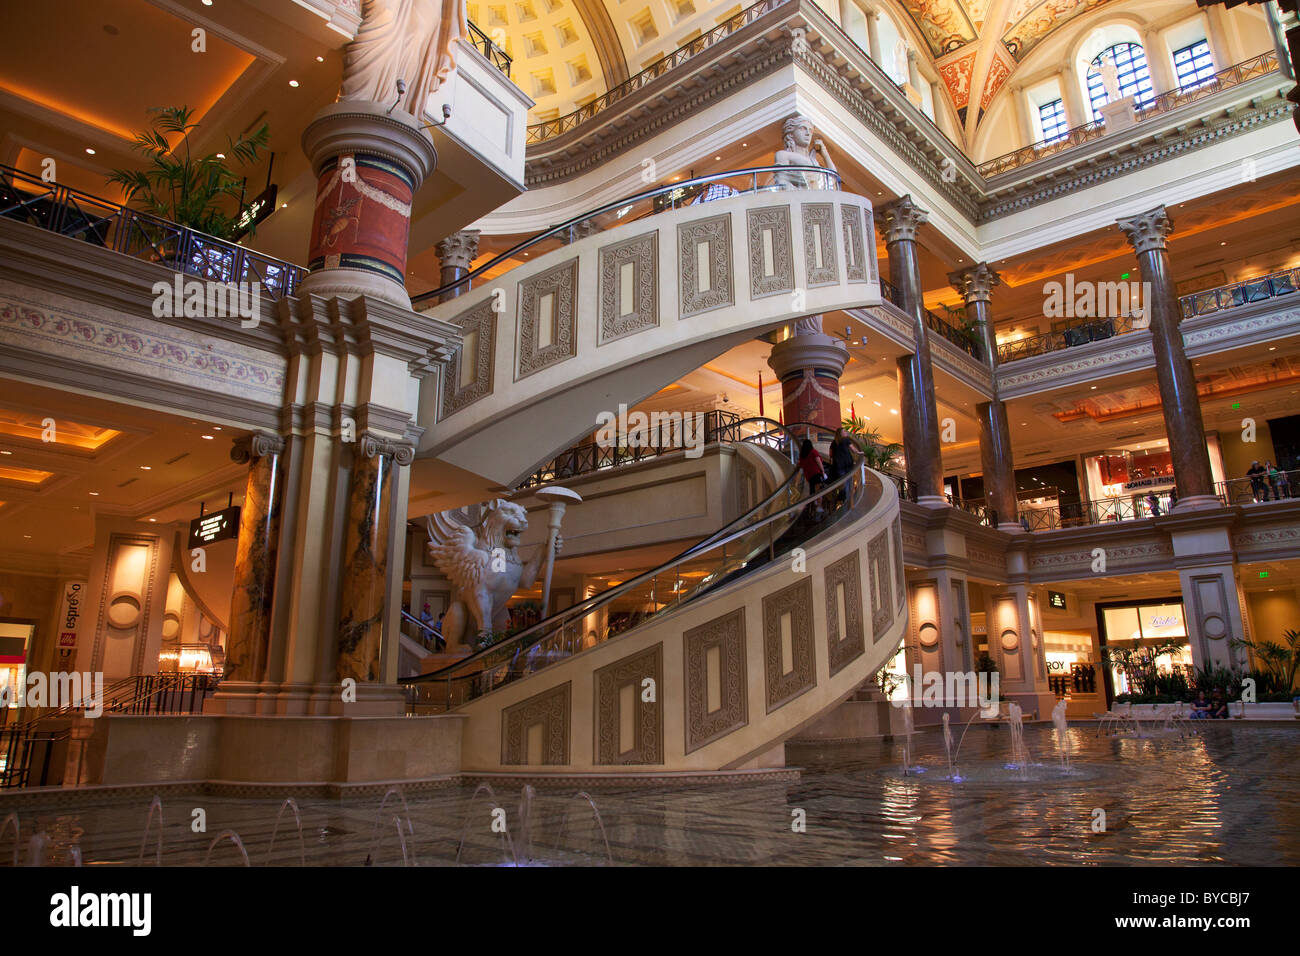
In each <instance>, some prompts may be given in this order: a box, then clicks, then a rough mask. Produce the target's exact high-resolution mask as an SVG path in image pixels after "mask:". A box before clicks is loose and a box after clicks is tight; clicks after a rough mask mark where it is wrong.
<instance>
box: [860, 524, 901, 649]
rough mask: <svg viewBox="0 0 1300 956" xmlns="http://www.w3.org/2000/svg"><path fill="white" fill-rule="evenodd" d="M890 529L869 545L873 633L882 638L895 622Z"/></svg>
mask: <svg viewBox="0 0 1300 956" xmlns="http://www.w3.org/2000/svg"><path fill="white" fill-rule="evenodd" d="M891 550H892V548H891V542H890V531H889V529H888V528H886V529H885V530H884V531H882V532H880V534H878V535H876V536H875V537H874V538H872V539H871V543H870V544H868V545H867V575H868V578H869V580H870V588H869V590H870V591H871V635H872V640H873V641H878V640H880V638H881V637H883V636H884V633H885V631H887V630H888V629H889V626H890V625H891V624H893V623H894V601H895V597H894V588H893V586H892V585H891V584H890V581H889V579H890V565H891V564H892V563H893V558H891V557H890V554H889V552H890V551H891Z"/></svg>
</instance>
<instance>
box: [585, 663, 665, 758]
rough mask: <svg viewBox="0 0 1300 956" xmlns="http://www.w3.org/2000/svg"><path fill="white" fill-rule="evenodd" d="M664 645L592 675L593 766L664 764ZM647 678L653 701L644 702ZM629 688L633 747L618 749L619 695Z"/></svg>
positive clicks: (608, 665)
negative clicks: (594, 763) (594, 743)
mask: <svg viewBox="0 0 1300 956" xmlns="http://www.w3.org/2000/svg"><path fill="white" fill-rule="evenodd" d="M663 673H664V646H663V644H662V643H659V644H656V645H654V646H653V647H650V648H647V649H646V650H644V651H639V652H638V653H636V654H631V655H629V656H627V657H625V658H623V659H622V660H618V661H615V662H614V663H613V664H607V665H606V666H605V667H602V668H600V669H599V670H597V671H596V674H595V700H596V714H595V722H594V723H595V732H596V751H595V754H596V763H598V764H603V765H630V764H661V763H663V762H664V709H663V699H662V691H660V690H658V688H662V687H663V685H664V680H663ZM647 678H649V679H650V680H652V681H654V685H653V686H654V687H655V688H656V689H657V690H656V693H655V695H654V700H652V701H647V700H645V699H643V695H642V691H643V687H642V682H643V681H644V680H646V679H647ZM629 685H630V686H631V688H632V700H633V704H632V710H633V728H632V746H631V748H629V749H628V750H625V751H620V750H619V740H620V737H621V730H622V726H621V724H620V713H621V707H620V701H619V697H620V694H621V693H622V692H623V690H624V688H626V687H628V686H629Z"/></svg>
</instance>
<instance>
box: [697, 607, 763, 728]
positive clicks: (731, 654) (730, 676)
mask: <svg viewBox="0 0 1300 956" xmlns="http://www.w3.org/2000/svg"><path fill="white" fill-rule="evenodd" d="M682 644H683V651H684V662H685V673H684V679H685V683H686V694H685V697H686V753H691V752H692V751H695V750H699V749H700V748H701V747H703V746H704V745H706V744H708V743H711V742H712V741H714V740H717V739H718V738H720V737H725V736H726V735H727V734H729V733H731V732H732V731H734V730H738V729H739V728H741V727H744V726H745V725H746V724H747V723H749V700H748V695H747V688H746V684H745V680H746V676H747V674H748V671H747V670H746V667H745V609H744V608H743V607H741V608H737V609H736V610H734V611H732V612H731V613H730V614H726V615H723V616H722V617H719V618H715V619H714V620H712V621H709V622H708V623H706V624H701V625H700V626H699V627H694V628H691V629H690V630H689V631H687V632H686V633H685V634H683V635H682Z"/></svg>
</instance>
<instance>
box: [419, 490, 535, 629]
mask: <svg viewBox="0 0 1300 956" xmlns="http://www.w3.org/2000/svg"><path fill="white" fill-rule="evenodd" d="M425 520H426V524H427V527H428V529H429V543H428V549H429V556H430V557H431V558H433V562H434V564H436V565H437V566H438V570H439V571H441V572H442V573H443V575H444V576H446V578H447V580H448V581H450V582H451V585H452V588H453V592H452V599H451V606H450V607H449V608H448V609H447V615H446V617H445V618H443V621H442V636H443V638H444V639H445V640H446V641H447V646H448V647H454V646H455V645H456V644H457V642H458V641H460V640H462V639H464V640H465V642H466V643H468V644H470V645H476V644H477V640H478V638H479V636H481V635H482V634H484V633H485V632H486V633H499V632H502V631H505V630H506V628H507V626H508V625H509V615H508V614H507V612H506V602H507V601H509V600H510V598H511V597H512V596H513V595H514V593H515V592H516V591H518V590H519V589H520V588H530V587H532V586H533V584H534V582H536V580H537V575H538V573H539V572H540V571H541V570H542V566H543V562H544V561H545V559H546V554H545V552H546V547H545V546H542V547H540V548H538V549H537V553H536V554H535V555H533V557H532V558H531V559H530V560H529V561H528V562H527V563H525V562H523V561H521V560H520V558H519V536H520V535H521V534H523V533H524V532H525V531H526V530H528V514H527V513H526V512H525V511H524V509H523V508H521V507H520V506H519V505H517V504H515V503H514V502H511V501H505V500H503V499H501V498H498V499H496V500H495V501H492V502H490V503H489V504H488V505H487V506H486V507H485V509H484V512H483V518H482V520H481V521H480V522H479V523H478V524H477V525H475V526H474V527H470V526H469V525H466V524H463V523H461V522H460V521H458V520H456V519H455V518H454V517H452V516H451V513H450V512H442V513H440V514H436V515H432V516H430V517H429V518H426V519H425ZM560 546H561V540H560V537H559V535H558V534H557V535H556V538H555V551H554V554H558V553H559V551H560Z"/></svg>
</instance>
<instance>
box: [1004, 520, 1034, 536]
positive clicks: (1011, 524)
mask: <svg viewBox="0 0 1300 956" xmlns="http://www.w3.org/2000/svg"><path fill="white" fill-rule="evenodd" d="M998 530H999V531H1005V532H1006V533H1007V534H1027V533H1028V532H1026V531H1025V526H1024V525H1022V524H1021V523H1020V522H1019V521H999V522H998Z"/></svg>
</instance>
